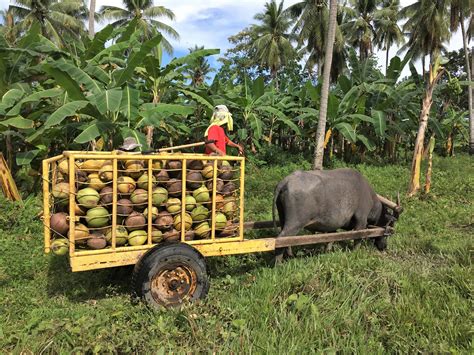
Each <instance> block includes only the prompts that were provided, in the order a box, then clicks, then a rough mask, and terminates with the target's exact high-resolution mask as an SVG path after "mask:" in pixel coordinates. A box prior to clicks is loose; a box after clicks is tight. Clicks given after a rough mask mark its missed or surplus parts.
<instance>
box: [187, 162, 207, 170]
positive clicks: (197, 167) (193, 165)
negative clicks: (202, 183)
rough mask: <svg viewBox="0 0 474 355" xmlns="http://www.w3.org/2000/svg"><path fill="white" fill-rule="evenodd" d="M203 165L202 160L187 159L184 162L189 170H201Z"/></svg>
mask: <svg viewBox="0 0 474 355" xmlns="http://www.w3.org/2000/svg"><path fill="white" fill-rule="evenodd" d="M203 165H204V164H203V161H202V160H188V161H187V162H186V168H188V169H189V170H202V168H203Z"/></svg>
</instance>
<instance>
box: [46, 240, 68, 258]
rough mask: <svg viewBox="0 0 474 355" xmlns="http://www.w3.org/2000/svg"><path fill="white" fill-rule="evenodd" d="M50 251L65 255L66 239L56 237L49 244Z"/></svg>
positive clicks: (66, 249) (66, 250)
mask: <svg viewBox="0 0 474 355" xmlns="http://www.w3.org/2000/svg"><path fill="white" fill-rule="evenodd" d="M50 248H51V251H52V252H53V254H54V255H57V256H62V255H66V254H67V252H68V250H69V245H68V241H67V239H56V240H53V242H52V243H51V245H50Z"/></svg>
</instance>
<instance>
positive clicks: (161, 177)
mask: <svg viewBox="0 0 474 355" xmlns="http://www.w3.org/2000/svg"><path fill="white" fill-rule="evenodd" d="M169 179H170V176H169V174H168V172H167V171H166V170H165V169H162V170H160V172H159V173H158V174H156V181H158V183H165V182H167V181H168V180H169Z"/></svg>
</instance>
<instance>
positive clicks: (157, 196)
mask: <svg viewBox="0 0 474 355" xmlns="http://www.w3.org/2000/svg"><path fill="white" fill-rule="evenodd" d="M167 199H168V190H166V189H165V188H164V187H155V188H154V189H153V191H152V195H151V201H152V203H153V204H154V205H155V206H159V205H161V204H162V203H163V202H165V201H166V200H167Z"/></svg>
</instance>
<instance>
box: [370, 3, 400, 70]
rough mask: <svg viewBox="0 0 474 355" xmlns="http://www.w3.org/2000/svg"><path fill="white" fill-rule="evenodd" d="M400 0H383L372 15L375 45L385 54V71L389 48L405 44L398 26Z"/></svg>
mask: <svg viewBox="0 0 474 355" xmlns="http://www.w3.org/2000/svg"><path fill="white" fill-rule="evenodd" d="M400 9H401V7H400V0H384V1H383V2H382V6H381V8H380V9H378V10H377V11H376V12H375V14H374V24H375V32H376V36H375V44H376V45H377V47H378V48H379V49H383V50H385V51H386V53H385V68H386V69H385V70H388V60H389V56H390V55H389V53H390V47H392V46H393V45H394V44H396V45H398V46H400V45H402V44H403V43H404V42H405V37H404V36H403V32H402V29H401V28H400V26H398V19H399V13H400Z"/></svg>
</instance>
